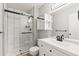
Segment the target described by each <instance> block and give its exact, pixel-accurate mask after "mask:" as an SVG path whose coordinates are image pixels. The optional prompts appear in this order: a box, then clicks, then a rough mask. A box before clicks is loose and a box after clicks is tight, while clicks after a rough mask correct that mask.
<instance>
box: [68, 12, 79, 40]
mask: <svg viewBox="0 0 79 59" xmlns="http://www.w3.org/2000/svg"><path fill="white" fill-rule="evenodd" d="M69 38H71V39H79V20H78V13H77V11H76V12H74V13H72V14H70V15H69Z"/></svg>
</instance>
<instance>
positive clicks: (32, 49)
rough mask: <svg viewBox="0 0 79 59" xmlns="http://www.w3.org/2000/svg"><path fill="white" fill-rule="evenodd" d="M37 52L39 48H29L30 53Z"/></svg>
mask: <svg viewBox="0 0 79 59" xmlns="http://www.w3.org/2000/svg"><path fill="white" fill-rule="evenodd" d="M38 50H39V47H37V46H35V47H32V48H30V51H38Z"/></svg>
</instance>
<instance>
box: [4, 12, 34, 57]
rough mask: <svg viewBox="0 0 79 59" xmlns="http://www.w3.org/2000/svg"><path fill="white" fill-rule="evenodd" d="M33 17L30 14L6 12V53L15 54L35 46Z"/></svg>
mask: <svg viewBox="0 0 79 59" xmlns="http://www.w3.org/2000/svg"><path fill="white" fill-rule="evenodd" d="M32 19H33V18H31V17H30V18H29V17H28V16H24V15H18V14H14V13H10V12H5V16H4V32H5V37H4V40H5V45H4V46H5V55H9V56H15V55H18V54H19V53H20V51H23V52H26V51H28V50H29V48H30V47H32V46H33V35H32V34H33V33H32Z"/></svg>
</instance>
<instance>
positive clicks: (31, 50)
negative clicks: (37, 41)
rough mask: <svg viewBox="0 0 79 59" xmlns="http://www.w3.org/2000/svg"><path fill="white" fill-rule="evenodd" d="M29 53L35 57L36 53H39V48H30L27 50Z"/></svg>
mask: <svg viewBox="0 0 79 59" xmlns="http://www.w3.org/2000/svg"><path fill="white" fill-rule="evenodd" d="M29 52H30V53H31V54H32V55H33V56H37V55H38V53H39V47H37V46H34V47H31V48H30V49H29Z"/></svg>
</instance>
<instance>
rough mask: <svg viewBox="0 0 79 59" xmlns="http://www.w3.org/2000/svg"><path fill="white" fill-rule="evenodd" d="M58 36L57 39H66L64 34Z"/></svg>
mask: <svg viewBox="0 0 79 59" xmlns="http://www.w3.org/2000/svg"><path fill="white" fill-rule="evenodd" d="M56 38H57V41H61V42H62V41H63V39H64V35H63V34H62V35H61V36H56Z"/></svg>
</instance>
